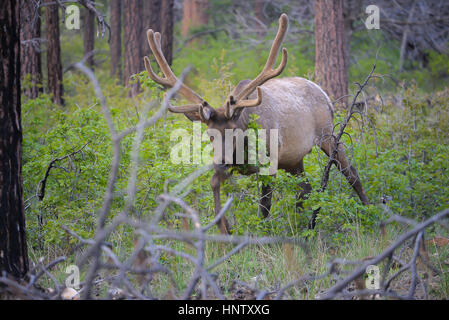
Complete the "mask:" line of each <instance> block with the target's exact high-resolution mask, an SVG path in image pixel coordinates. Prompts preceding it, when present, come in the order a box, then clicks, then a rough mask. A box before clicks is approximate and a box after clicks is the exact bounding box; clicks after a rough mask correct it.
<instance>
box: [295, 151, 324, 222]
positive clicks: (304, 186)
mask: <svg viewBox="0 0 449 320" xmlns="http://www.w3.org/2000/svg"><path fill="white" fill-rule="evenodd" d="M287 172H289V173H291V174H294V175H296V176H302V177H303V176H304V160H301V161H300V162H299V164H298V166H297V167H296V168H295V169H292V170H287ZM299 187H300V188H301V192H300V193H299V195H298V199H297V201H296V210H297V212H301V211H302V210H303V209H304V207H303V200H305V199H307V196H308V195H309V193H310V192H312V186H311V185H310V183H309V182H308V181H307V180H306V181H302V182H300V183H299ZM319 211H320V208H318V209H315V210H314V211H313V214H312V218H311V219H310V221H309V224H308V228H309V229H313V228H315V219H316V216H317V214H318V212H319Z"/></svg>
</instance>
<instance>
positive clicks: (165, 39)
mask: <svg viewBox="0 0 449 320" xmlns="http://www.w3.org/2000/svg"><path fill="white" fill-rule="evenodd" d="M173 5H174V0H164V1H163V4H162V10H161V23H162V26H161V36H162V39H161V41H162V52H163V53H164V56H165V59H166V60H167V62H168V64H169V65H171V63H172V60H173V20H174V15H173Z"/></svg>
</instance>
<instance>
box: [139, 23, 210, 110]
mask: <svg viewBox="0 0 449 320" xmlns="http://www.w3.org/2000/svg"><path fill="white" fill-rule="evenodd" d="M147 38H148V44H149V45H150V48H151V51H152V52H153V55H154V57H155V58H156V62H157V63H158V65H159V67H160V68H161V70H162V73H163V74H164V76H165V78H161V77H159V76H158V75H156V73H155V72H154V71H153V69H152V67H151V63H150V59H148V57H145V58H144V62H145V68H146V69H147V72H148V75H149V76H150V78H151V79H152V80H153V81H155V82H157V83H159V84H161V85H163V86H164V87H173V86H174V85H175V84H176V82H177V81H178V78H177V77H176V76H175V74H174V73H173V71H172V70H171V68H170V66H169V65H168V63H167V60H166V59H165V56H164V54H163V53H162V49H161V34H160V33H159V32H154V31H153V30H152V29H149V30H148V31H147ZM179 93H181V94H182V95H183V96H184V97H185V98H186V99H187V100H189V101H191V102H193V103H197V104H198V105H197V107H198V108H199V107H200V105H202V104H204V103H205V102H206V101H205V100H204V99H203V98H201V97H200V96H199V95H198V94H197V93H195V92H194V91H193V90H192V89H190V88H189V87H187V86H186V85H185V84H181V87H180V88H179ZM170 111H171V110H170Z"/></svg>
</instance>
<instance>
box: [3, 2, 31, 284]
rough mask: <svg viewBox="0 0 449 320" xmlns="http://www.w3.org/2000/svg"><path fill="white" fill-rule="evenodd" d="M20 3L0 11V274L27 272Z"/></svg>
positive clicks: (21, 275) (14, 274)
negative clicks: (23, 177)
mask: <svg viewBox="0 0 449 320" xmlns="http://www.w3.org/2000/svg"><path fill="white" fill-rule="evenodd" d="M19 3H20V2H19V0H5V1H3V2H2V9H1V10H0V28H1V30H2V36H1V37H0V44H1V45H0V52H1V59H2V61H1V63H2V66H1V68H0V274H2V273H3V272H7V273H8V274H10V275H12V276H14V277H16V278H21V277H23V276H24V275H25V274H26V273H27V272H28V252H27V245H26V237H25V214H24V204H23V187H22V127H21V109H20V32H19V26H20V8H19Z"/></svg>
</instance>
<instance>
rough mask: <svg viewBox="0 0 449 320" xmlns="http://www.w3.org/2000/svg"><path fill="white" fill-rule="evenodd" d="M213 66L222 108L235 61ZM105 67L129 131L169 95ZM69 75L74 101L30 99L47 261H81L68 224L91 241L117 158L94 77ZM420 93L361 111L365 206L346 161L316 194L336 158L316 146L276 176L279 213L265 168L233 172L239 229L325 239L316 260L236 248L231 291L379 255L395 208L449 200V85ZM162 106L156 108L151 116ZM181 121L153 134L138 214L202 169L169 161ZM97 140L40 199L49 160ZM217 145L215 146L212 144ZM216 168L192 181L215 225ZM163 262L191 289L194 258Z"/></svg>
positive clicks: (32, 161) (129, 236)
mask: <svg viewBox="0 0 449 320" xmlns="http://www.w3.org/2000/svg"><path fill="white" fill-rule="evenodd" d="M214 68H215V72H216V74H217V75H218V76H217V78H216V79H215V80H212V81H206V80H204V79H202V80H201V79H198V80H199V82H200V84H202V89H203V92H202V94H204V96H205V97H206V98H207V99H208V100H209V101H211V102H212V103H213V104H214V105H219V101H220V99H219V97H220V94H223V92H227V91H226V88H228V87H229V84H230V83H231V82H232V81H231V80H232V77H233V73H232V72H231V67H230V65H229V64H227V63H226V62H225V60H224V59H221V60H220V59H219V60H218V61H215V62H214V64H213V66H212V68H211V69H214ZM97 73H98V76H99V79H100V81H101V83H102V87H103V91H104V93H105V95H106V99H107V102H108V105H109V107H110V109H111V113H112V116H113V118H114V122H115V124H116V126H117V128H118V129H119V130H123V129H125V128H127V127H130V126H133V125H135V124H136V123H137V121H138V120H139V119H140V117H142V116H145V115H143V109H144V105H145V103H149V102H150V101H152V100H155V99H156V100H157V99H160V97H161V92H160V91H159V89H158V88H157V86H156V85H155V84H154V83H153V82H152V81H149V80H145V81H144V84H143V87H144V92H143V93H142V94H141V95H140V96H138V97H137V98H133V99H130V98H128V97H127V90H126V89H125V88H123V87H121V86H119V85H116V84H115V83H112V82H111V81H110V80H109V79H108V77H107V76H106V74H105V73H103V72H102V71H101V70H100V71H99V72H97ZM142 77H145V73H143V74H142ZM142 77H141V79H143V78H142ZM195 77H199V76H198V75H196V76H195ZM65 81H66V88H67V92H70V95H68V96H67V97H66V101H67V104H66V106H65V107H59V106H55V105H53V104H52V103H51V101H50V98H49V97H48V96H46V95H41V96H40V97H39V98H38V99H35V100H28V101H25V103H24V104H23V128H24V145H23V157H24V165H23V180H24V190H25V199H26V203H25V205H26V215H27V230H28V241H29V246H30V252H32V257H34V259H38V258H39V257H41V256H45V257H46V260H51V259H52V258H54V257H56V256H58V255H61V254H65V255H69V256H70V259H69V261H71V262H72V263H73V262H74V259H75V256H74V255H73V254H72V252H73V249H74V248H75V246H76V245H77V243H78V241H77V240H76V239H74V238H73V237H70V236H69V235H68V234H67V233H66V232H64V231H63V230H62V229H61V226H63V225H64V226H67V227H68V228H70V229H71V230H73V231H75V232H76V233H78V234H79V235H80V236H82V237H85V238H89V237H92V236H93V234H94V232H95V228H96V214H97V212H98V210H99V209H100V208H101V205H102V201H103V194H104V191H105V188H106V184H107V179H108V173H109V169H110V166H111V159H112V148H111V140H110V135H109V131H108V128H107V125H106V122H105V120H104V118H103V116H102V114H101V109H100V106H99V103H98V101H97V99H96V98H94V97H95V95H94V93H93V89H92V87H91V85H90V84H89V83H88V82H87V80H86V79H85V78H84V77H82V76H81V75H79V74H77V73H74V72H68V73H67V76H66V78H65ZM417 92H418V89H417V88H416V87H415V86H410V87H409V88H408V89H404V90H402V91H401V93H400V94H396V95H394V96H392V97H391V99H387V97H385V99H384V101H385V103H384V104H383V105H380V104H379V103H378V102H375V103H373V104H370V105H369V108H368V110H367V113H366V116H364V117H358V118H356V119H354V120H353V121H352V122H351V124H350V126H349V127H348V130H347V132H348V134H349V135H350V136H351V138H349V136H344V142H345V144H346V146H347V150H348V154H349V155H351V158H352V162H353V163H354V164H355V165H356V167H357V170H358V172H359V175H360V177H361V180H362V183H363V185H364V188H365V191H366V193H367V196H368V198H369V199H370V203H371V204H370V205H368V206H363V205H361V203H360V201H359V200H358V198H357V197H356V195H355V194H354V192H353V191H352V189H351V188H350V186H348V184H347V183H346V181H345V179H344V178H343V176H342V175H341V174H340V173H339V172H337V170H336V169H335V168H334V169H333V170H332V172H331V183H330V185H329V187H328V188H327V189H326V191H325V192H317V191H316V190H318V189H319V186H320V181H321V175H322V172H323V167H324V166H325V164H326V161H327V160H326V157H325V156H324V154H323V153H322V152H321V151H320V150H318V149H317V148H314V149H313V151H312V153H311V154H310V155H308V156H307V157H306V159H305V169H306V176H305V177H303V178H298V177H293V176H291V175H289V174H287V173H285V172H283V171H280V172H279V173H278V174H277V176H276V177H274V178H271V179H270V180H271V183H272V185H273V188H274V195H273V206H272V210H271V214H270V217H269V218H268V219H262V218H260V217H259V216H258V214H257V212H258V199H259V197H260V195H259V193H258V190H259V189H260V186H261V183H262V177H258V178H257V177H255V176H250V177H247V176H239V175H234V176H233V177H232V178H231V179H229V180H228V181H227V183H226V184H225V186H224V187H223V188H222V199H226V198H227V197H228V196H230V195H233V196H234V199H235V200H234V203H233V206H232V209H231V211H230V212H228V213H227V216H228V218H229V219H230V220H231V224H232V227H233V233H234V234H250V235H256V236H265V235H270V236H291V237H299V238H305V237H308V239H309V241H310V242H311V243H313V247H314V248H313V250H312V254H311V259H310V261H309V260H307V259H306V258H305V255H304V254H303V253H302V251H301V249H296V248H295V249H292V248H288V246H287V247H285V246H284V247H282V246H275V245H272V246H259V247H252V248H250V249H246V250H244V251H242V252H241V253H239V254H237V255H235V256H233V257H232V258H231V259H230V260H229V262H228V263H226V264H225V265H222V266H220V267H218V268H217V271H216V273H217V275H218V277H219V283H221V284H222V286H223V287H224V288H225V290H228V295H229V296H232V292H231V289H229V288H231V282H232V281H234V280H236V279H240V280H242V281H245V282H251V281H253V282H254V281H256V280H255V279H257V284H258V285H260V286H261V287H265V288H273V290H274V289H275V288H276V285H278V284H279V282H282V283H286V282H288V281H290V280H293V279H295V277H297V276H298V275H302V274H308V273H312V274H316V273H321V272H324V271H325V269H326V263H327V262H328V261H329V259H330V258H331V257H335V256H338V257H344V258H347V259H359V258H363V257H366V256H369V255H374V254H376V253H379V252H380V250H381V249H383V248H385V246H386V243H389V242H392V241H393V240H394V239H395V236H397V235H398V234H399V233H398V229H394V228H393V229H392V231H390V233H389V234H388V236H387V237H386V238H385V239H382V238H381V237H380V236H379V229H378V225H379V222H380V221H381V220H383V219H385V218H387V217H388V215H389V214H390V212H393V213H395V214H399V215H401V216H404V217H408V218H413V219H415V220H417V221H422V220H424V219H425V218H428V217H430V216H432V215H434V214H435V213H437V212H438V211H439V210H442V209H444V208H447V207H448V202H449V189H448V188H447V186H448V185H449V91H448V90H447V89H446V90H445V91H441V92H436V93H433V94H423V93H420V94H417ZM214 99H215V100H214ZM156 109H157V107H156V108H154V109H153V110H151V111H150V115H151V114H153V113H154V112H155V110H156ZM342 117H343V115H342V114H337V116H336V119H335V123H337V122H338V121H341V119H342ZM176 129H185V130H187V131H188V132H189V133H192V124H191V122H190V121H189V120H187V119H185V118H184V117H183V116H181V115H173V114H167V115H166V117H164V118H163V119H161V120H160V121H158V122H157V123H156V124H155V125H154V126H152V127H150V128H148V129H146V131H145V138H144V140H143V142H142V144H141V149H140V152H139V169H138V183H137V195H136V201H135V203H136V205H135V206H134V207H133V209H132V214H133V215H135V216H137V217H141V218H148V217H150V216H151V215H152V214H153V210H154V209H155V207H156V206H157V201H156V199H157V196H158V195H159V194H161V193H163V192H164V188H168V189H169V190H170V188H171V187H172V186H173V185H175V184H176V182H177V181H180V180H182V179H183V178H184V177H186V176H187V175H188V174H189V173H192V172H193V171H195V170H196V169H198V168H199V167H200V166H201V165H198V164H174V163H172V162H171V161H170V153H171V152H172V147H173V146H174V145H175V144H176V143H177V142H178V141H174V140H173V139H171V133H172V132H174V131H175V130H176ZM203 129H205V127H204V126H203ZM86 143H87V145H86V147H85V148H84V149H83V150H82V152H80V153H78V154H76V155H74V156H72V157H69V158H67V159H65V160H63V161H60V162H57V163H56V166H55V167H54V168H53V169H52V171H51V173H50V176H49V178H48V180H47V184H46V190H45V191H46V192H45V197H44V199H43V200H42V201H39V200H38V198H37V196H36V195H37V190H38V186H39V181H40V180H41V179H42V178H43V177H44V174H45V171H46V169H47V167H48V165H49V163H50V161H52V159H54V158H58V157H62V156H65V155H67V154H70V153H71V152H73V151H74V150H77V149H79V148H80V147H82V146H83V145H84V144H86ZM132 143H133V136H128V137H126V138H124V139H123V143H122V147H121V149H122V150H121V151H122V161H121V163H120V168H119V175H118V180H117V184H116V188H115V193H114V200H113V204H112V208H111V213H110V216H109V219H110V218H111V217H113V216H114V215H116V214H117V213H118V212H120V210H121V209H123V207H124V204H125V201H126V198H125V197H126V190H127V189H126V188H127V182H128V176H129V169H130V168H129V164H130V150H131V147H132ZM206 146H207V144H206V143H204V144H203V146H202V147H203V148H206ZM211 174H212V173H211V172H208V173H207V174H205V175H204V176H203V177H202V178H201V179H197V180H196V181H195V182H194V183H192V184H191V185H190V186H189V187H190V188H191V191H190V193H189V194H188V195H187V196H186V197H185V201H186V202H187V203H188V204H190V205H191V206H192V207H193V208H194V209H196V210H198V212H200V213H201V220H202V222H203V223H208V222H210V221H211V220H212V219H213V216H214V213H213V207H214V204H213V197H212V192H211V189H210V186H209V181H210V177H211ZM263 179H266V177H265V178H263ZM303 179H307V180H308V181H309V182H310V183H311V185H312V187H313V190H315V191H314V192H312V194H311V195H310V197H309V198H308V199H307V200H306V201H305V202H304V210H303V211H301V212H297V211H296V209H295V207H296V194H297V193H298V192H299V191H300V190H299V187H298V184H299V183H300V182H301V181H302V180H303ZM258 187H259V188H258ZM384 205H386V206H387V208H389V209H388V210H387V209H386V207H385V206H384ZM317 208H321V210H320V213H319V215H318V218H317V227H316V229H315V230H308V229H307V227H306V226H307V222H308V221H309V219H310V217H311V215H312V212H313V210H315V209H317ZM178 210H179V208H178V207H175V206H174V207H172V208H170V209H169V210H168V215H167V220H166V223H167V225H168V226H170V227H174V228H178V227H180V225H181V222H180V221H179V218H177V217H176V216H175V215H174V213H176V212H177V211H178ZM213 230H214V232H216V229H213ZM441 232H442V231H441V230H439V229H432V230H430V233H431V234H430V236H433V234H437V235H438V234H439V235H442V234H441ZM133 238H134V234H133V232H132V230H130V229H129V228H126V227H121V228H118V229H117V231H116V232H115V233H114V234H113V235H112V237H111V238H110V239H109V241H110V243H111V245H112V248H113V250H114V252H115V253H116V254H117V255H118V256H119V257H124V256H126V255H127V254H129V253H130V251H131V250H132V248H133ZM173 246H181V245H180V244H173ZM226 248H227V247H226V246H224V245H222V246H219V245H216V244H208V247H207V249H206V257H207V260H208V261H212V260H213V258H217V256H218V255H219V254H220V253H223V252H224V251H225V249H226ZM183 249H185V248H183ZM228 249H229V248H228ZM432 250H433V249H432ZM442 250H443V252H442V253H441V254H440V253H439V256H438V258H436V257H435V256H432V257H433V258H434V262H435V263H437V264H438V265H439V266H440V268H441V269H442V270H443V269H444V273H443V275H442V276H440V278H438V279H439V280H438V281H437V283H436V284H435V288H434V289H432V290H434V293H433V297H436V298H447V297H448V286H449V285H448V278H447V268H446V267H445V266H444V263H443V262H444V261H445V259H447V257H446V256H447V248H443V249H442ZM432 254H433V253H432ZM444 257H446V258H444ZM443 258H444V259H443ZM164 259H166V260H165V261H164V263H166V264H167V265H168V266H170V268H172V270H175V274H176V281H177V282H178V285H179V286H180V287H183V286H185V285H186V281H187V279H188V277H187V275H188V273H189V270H191V266H189V264H188V263H187V262H186V261H183V260H181V259H179V258H178V259H175V258H173V257H164ZM445 268H446V269H445ZM61 270H63V269H61ZM61 270H60V271H61ZM60 276H61V277H63V276H64V273H63V272H61V274H60ZM433 279H434V278H433ZM164 281H167V280H166V279H162V278H161V279H157V281H156V286H160V288H161V290H163V289H164V288H167V286H168V284H167V283H165V282H164ZM326 281H327V282H326ZM329 281H330V280H322V281H314V282H311V283H307V284H305V285H304V286H303V287H295V289H292V292H289V294H290V295H291V297H293V298H305V299H313V298H314V297H315V295H316V294H319V292H320V291H321V290H323V289H324V288H328V287H329V286H330V285H331V283H330V282H329ZM432 285H433V284H432ZM432 288H433V287H432Z"/></svg>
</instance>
